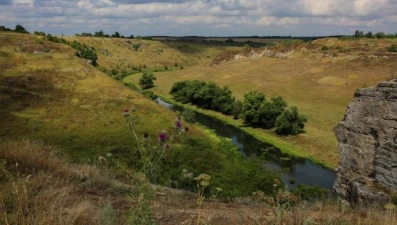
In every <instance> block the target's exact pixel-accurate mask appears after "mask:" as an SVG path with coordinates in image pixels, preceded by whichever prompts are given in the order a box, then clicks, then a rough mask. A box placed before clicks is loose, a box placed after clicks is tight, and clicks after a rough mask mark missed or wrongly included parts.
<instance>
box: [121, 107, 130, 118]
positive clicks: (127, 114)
mask: <svg viewBox="0 0 397 225" xmlns="http://www.w3.org/2000/svg"><path fill="white" fill-rule="evenodd" d="M122 114H123V116H124V117H127V116H129V115H130V113H129V112H128V109H124V110H123V113H122Z"/></svg>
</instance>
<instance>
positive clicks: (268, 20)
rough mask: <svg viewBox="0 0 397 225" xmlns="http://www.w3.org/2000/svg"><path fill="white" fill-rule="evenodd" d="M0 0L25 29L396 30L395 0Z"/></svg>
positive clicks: (7, 21) (4, 12)
mask: <svg viewBox="0 0 397 225" xmlns="http://www.w3.org/2000/svg"><path fill="white" fill-rule="evenodd" d="M0 5H1V7H0V18H1V20H0V21H1V22H0V23H3V24H0V25H6V26H8V27H11V28H12V27H14V26H15V25H16V24H18V23H19V24H22V25H23V26H24V27H25V28H26V29H28V30H29V31H35V30H43V31H44V32H47V33H48V32H49V33H54V34H60V33H61V32H65V33H66V34H69V35H73V34H75V33H81V32H94V31H99V30H104V31H105V32H109V33H110V32H114V30H118V31H119V32H120V33H121V34H123V33H125V34H126V35H129V34H131V32H133V34H134V35H135V34H136V35H155V34H156V35H208V36H209V35H217V36H225V35H254V34H255V35H283V34H285V35H323V34H324V33H326V32H340V33H344V34H351V33H352V32H354V30H356V29H363V30H364V29H365V30H373V31H375V30H377V29H379V28H382V29H384V30H383V31H384V32H386V33H395V32H396V30H395V24H396V22H397V21H396V20H397V18H396V16H395V14H396V13H395V12H397V2H396V1H395V0H278V1H274V0H14V1H11V0H0ZM108 29H109V31H107V30H108ZM188 32H190V33H188ZM269 32H270V33H269ZM340 33H338V34H340Z"/></svg>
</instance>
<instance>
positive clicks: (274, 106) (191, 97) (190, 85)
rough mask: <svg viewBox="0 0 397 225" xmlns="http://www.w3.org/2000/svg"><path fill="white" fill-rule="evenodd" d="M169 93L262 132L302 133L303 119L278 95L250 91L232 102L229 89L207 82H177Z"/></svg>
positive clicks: (183, 101) (303, 117)
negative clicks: (240, 98)
mask: <svg viewBox="0 0 397 225" xmlns="http://www.w3.org/2000/svg"><path fill="white" fill-rule="evenodd" d="M170 94H171V95H172V96H173V98H174V100H175V101H178V102H181V103H184V104H187V103H190V104H192V105H196V106H198V107H200V108H204V109H209V110H214V111H217V112H221V113H223V114H225V115H232V116H233V118H234V119H239V118H241V119H243V120H244V123H245V124H247V125H250V126H254V127H262V128H265V129H273V128H275V132H276V133H277V134H279V135H290V134H292V135H296V134H299V133H302V132H304V127H305V123H306V122H307V117H306V116H304V115H300V114H299V113H298V108H297V107H295V106H293V107H291V108H290V109H288V108H287V105H288V104H287V102H286V101H285V100H284V99H283V98H282V97H281V96H275V97H271V98H270V99H269V100H267V99H266V98H265V95H264V94H263V93H259V92H256V91H250V92H248V93H246V94H245V95H244V99H243V100H242V101H240V100H236V98H235V97H234V96H233V93H232V91H231V90H230V88H229V87H227V86H225V87H223V88H221V87H219V86H218V85H217V84H216V83H214V82H212V81H209V82H205V81H199V80H192V81H180V82H176V83H174V84H173V86H172V88H171V90H170Z"/></svg>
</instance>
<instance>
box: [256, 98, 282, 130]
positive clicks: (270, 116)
mask: <svg viewBox="0 0 397 225" xmlns="http://www.w3.org/2000/svg"><path fill="white" fill-rule="evenodd" d="M286 106H287V102H285V101H284V99H283V98H282V97H281V96H277V97H272V98H271V101H266V102H264V103H263V104H262V105H261V107H260V108H259V120H260V122H261V125H262V126H263V127H264V128H265V129H271V128H273V127H274V125H275V122H276V119H277V117H279V116H280V115H281V114H282V113H283V112H284V110H285V107H286Z"/></svg>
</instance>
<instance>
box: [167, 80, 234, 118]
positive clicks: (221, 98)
mask: <svg viewBox="0 0 397 225" xmlns="http://www.w3.org/2000/svg"><path fill="white" fill-rule="evenodd" d="M170 94H171V95H172V96H173V97H174V99H175V100H176V101H179V102H182V103H184V104H186V103H191V104H193V105H197V106H198V107H201V108H204V109H210V110H214V111H217V112H221V113H223V114H226V115H232V114H238V112H234V111H233V110H234V108H235V105H236V99H235V98H234V97H233V96H232V91H231V90H230V89H229V87H224V88H220V87H219V86H218V85H217V84H216V83H214V82H211V81H210V82H208V83H206V82H204V81H199V80H193V81H181V82H176V83H174V84H173V86H172V88H171V91H170Z"/></svg>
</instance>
